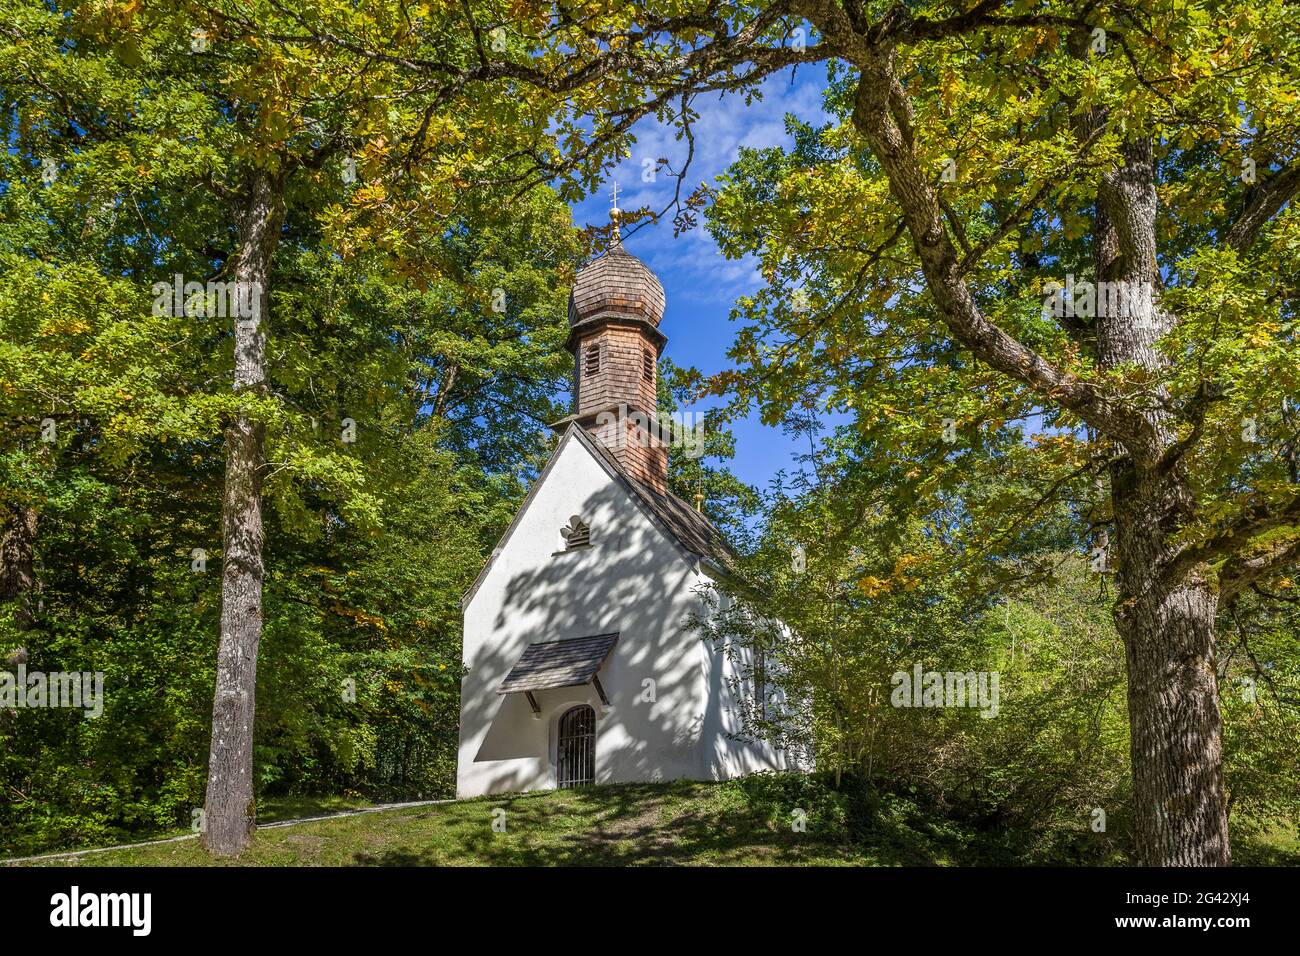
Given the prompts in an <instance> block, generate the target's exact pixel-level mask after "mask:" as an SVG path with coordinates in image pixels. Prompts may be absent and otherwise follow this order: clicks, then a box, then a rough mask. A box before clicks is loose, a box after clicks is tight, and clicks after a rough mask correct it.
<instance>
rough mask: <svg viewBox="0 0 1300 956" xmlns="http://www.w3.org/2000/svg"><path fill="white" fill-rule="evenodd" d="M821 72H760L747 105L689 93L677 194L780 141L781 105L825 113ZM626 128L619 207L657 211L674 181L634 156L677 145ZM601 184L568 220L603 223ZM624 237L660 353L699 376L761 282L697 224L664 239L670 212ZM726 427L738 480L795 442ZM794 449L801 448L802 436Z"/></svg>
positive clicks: (666, 134)
mask: <svg viewBox="0 0 1300 956" xmlns="http://www.w3.org/2000/svg"><path fill="white" fill-rule="evenodd" d="M825 78H826V73H825V68H824V67H806V68H804V69H801V70H799V71H798V73H797V74H794V75H793V77H792V74H791V73H790V72H788V71H787V72H786V73H783V74H780V75H777V76H772V77H769V78H768V79H767V81H766V82H765V83H764V84H763V86H762V88H761V89H762V92H763V98H762V99H761V100H756V101H754V102H752V103H751V104H749V105H748V106H746V105H745V101H744V99H743V98H742V97H739V96H736V95H734V94H726V95H723V96H718V95H710V96H707V97H700V98H698V99H697V100H696V101H695V109H696V111H697V112H698V113H699V114H700V118H699V120H698V121H697V122H696V123H695V158H694V160H693V161H692V163H691V169H690V172H689V174H688V176H687V179H686V184H685V188H684V189H683V196H685V195H686V194H688V193H689V192H690V191H691V188H693V187H694V186H695V185H697V184H698V183H700V182H702V181H703V182H708V183H710V184H712V183H713V180H714V178H715V177H716V176H718V175H719V174H721V173H723V172H725V171H726V169H727V166H728V165H730V163H731V162H732V160H734V159H735V157H736V153H737V151H738V150H739V148H740V147H742V146H754V147H762V146H773V145H782V146H788V145H790V143H791V140H790V137H789V136H788V135H786V132H785V124H784V117H785V114H786V113H793V114H795V115H796V116H798V117H799V118H800V119H802V120H806V121H810V122H814V123H816V122H821V121H823V120H824V119H826V118H828V117H827V116H826V114H825V111H824V110H823V109H822V91H823V90H824V89H825V86H826V83H825ZM635 133H636V135H637V142H636V143H635V144H634V145H633V147H632V153H631V155H630V156H629V157H628V158H627V159H626V160H624V162H623V163H622V164H621V165H620V166H619V167H618V169H617V170H615V172H614V173H613V176H614V178H616V179H617V180H618V185H619V205H620V206H621V207H622V208H624V209H637V208H640V207H641V206H648V207H650V208H651V209H654V210H659V209H662V208H663V207H664V206H665V205H667V203H668V202H669V201H670V200H671V199H672V194H673V188H674V180H673V178H672V177H671V176H669V175H667V174H665V173H663V172H661V173H660V174H659V176H658V178H657V181H655V182H650V183H646V182H642V178H641V172H642V162H643V160H645V159H647V158H648V159H650V160H651V162H652V163H653V162H654V160H656V159H658V158H659V157H666V158H667V159H668V160H669V162H670V165H671V166H672V167H673V168H674V169H680V168H681V165H682V163H683V162H684V160H685V158H686V148H687V147H686V143H685V142H684V141H683V142H678V141H677V140H676V139H674V135H673V131H672V130H671V129H670V128H668V127H665V126H663V125H661V124H659V123H657V122H656V121H655V120H654V119H653V117H651V118H648V119H646V120H643V121H642V122H641V123H640V124H638V125H637V126H636V127H635ZM609 185H610V184H609V182H606V183H605V185H604V187H603V188H602V190H601V191H600V193H598V194H596V195H593V196H590V197H588V198H587V199H586V200H585V201H584V202H581V203H578V204H576V205H575V206H574V207H573V218H574V221H575V222H576V223H578V224H579V225H586V224H589V223H591V224H600V225H603V224H605V223H607V222H608V221H609V202H610V197H609ZM624 245H625V248H626V249H627V250H628V251H629V252H631V253H632V254H633V255H635V256H636V257H638V258H639V259H641V260H642V261H643V262H644V263H645V264H646V265H648V266H649V267H650V268H651V269H653V270H654V272H655V273H656V274H657V275H658V276H659V281H660V282H662V283H663V286H664V292H665V294H666V295H667V298H668V309H667V312H666V313H665V315H664V321H663V324H662V325H661V326H660V328H662V329H663V331H664V333H665V334H666V335H667V336H668V347H667V350H666V353H665V354H666V355H667V356H668V357H670V358H671V359H672V360H673V361H674V362H676V363H677V364H678V365H681V366H692V365H693V366H695V367H696V368H698V369H699V370H700V371H702V372H704V373H706V374H709V373H713V372H716V371H718V370H720V369H723V368H727V367H730V365H731V362H730V361H729V360H728V358H727V355H726V353H727V349H728V348H729V347H730V345H731V342H732V340H733V338H734V336H735V333H736V330H737V326H736V324H735V323H734V322H732V321H730V319H729V317H728V316H729V313H730V311H731V306H732V303H733V302H735V300H736V298H737V297H739V296H742V295H747V294H749V293H752V292H754V291H756V290H757V289H759V288H760V287H761V286H762V279H761V278H760V276H759V274H758V271H757V269H756V264H755V262H754V261H753V260H744V261H729V260H727V259H724V258H723V257H722V255H721V253H719V251H718V248H717V246H716V245H715V244H714V242H713V240H712V238H710V236H709V234H708V232H707V231H706V230H705V229H704V228H703V226H702V225H701V226H699V227H697V228H695V229H693V230H691V231H689V232H686V233H684V234H683V235H681V236H678V237H676V238H674V236H673V224H672V221H671V219H666V220H665V221H663V222H660V223H658V224H656V225H647V226H645V227H644V228H642V229H640V230H639V231H638V232H637V233H636V235H635V236H633V237H631V238H629V239H628V240H627V241H626V242H625V243H624ZM707 407H709V406H708V405H703V406H700V407H699V408H698V409H694V410H698V411H703V410H704V409H705V408H707ZM732 429H733V431H734V432H735V434H736V457H735V459H734V460H733V461H732V462H731V468H732V470H733V471H734V472H735V473H736V475H737V476H738V477H739V478H740V479H741V480H743V481H746V482H749V483H750V484H753V485H758V486H760V487H762V486H765V485H766V484H767V482H768V480H769V479H770V478H771V477H772V476H773V475H774V474H776V472H777V471H779V470H780V469H782V468H786V467H790V466H791V465H792V462H793V456H794V454H795V452H796V448H795V447H794V445H793V444H792V443H791V441H790V440H788V439H787V438H786V436H785V435H783V434H782V433H781V432H780V430H779V429H773V428H767V427H765V426H763V425H762V424H760V423H759V421H758V419H757V417H756V416H751V417H750V418H749V419H747V420H743V421H738V422H736V423H734V424H733V426H732ZM798 450H800V451H803V450H806V444H805V445H804V446H803V447H801V448H799V449H798Z"/></svg>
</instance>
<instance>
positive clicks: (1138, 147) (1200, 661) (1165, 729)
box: [818, 14, 1230, 865]
mask: <svg viewBox="0 0 1300 956" xmlns="http://www.w3.org/2000/svg"><path fill="white" fill-rule="evenodd" d="M821 20H822V21H823V22H819V23H818V26H819V27H820V28H822V29H823V32H824V33H825V34H826V35H827V36H830V37H832V38H839V39H845V42H848V40H847V39H846V38H850V39H851V35H852V27H851V24H847V23H845V22H843V18H842V17H837V16H832V15H830V14H827V15H826V16H824V17H822V18H821ZM857 62H858V65H859V67H860V68H861V71H862V73H861V80H860V82H859V84H858V89H857V95H856V98H855V101H854V109H853V123H854V126H855V127H856V128H857V130H858V131H859V132H860V133H862V135H863V136H864V137H865V139H866V140H867V142H868V144H869V145H870V146H871V149H872V152H873V153H874V154H875V156H876V158H877V159H879V160H880V163H881V166H882V167H883V169H884V171H885V173H886V175H887V176H888V177H889V185H890V190H891V193H892V194H893V196H894V198H895V199H896V200H897V202H898V204H899V206H900V207H901V209H902V211H903V217H904V221H905V222H906V225H907V228H908V231H909V232H910V233H911V236H912V241H913V245H914V247H915V249H916V252H917V256H918V258H919V260H920V265H921V268H922V271H923V272H924V274H925V279H926V288H927V289H928V290H929V292H930V294H931V295H932V296H933V298H934V300H935V304H936V305H937V306H938V308H939V312H940V315H941V316H942V318H943V320H944V322H945V323H946V324H947V326H948V327H949V329H950V330H951V331H952V333H953V334H954V335H955V337H956V338H957V339H958V340H960V341H961V342H962V343H963V344H965V345H966V346H967V347H968V348H969V349H970V350H971V352H972V353H973V354H974V355H976V356H977V357H978V358H979V359H981V360H982V361H984V362H985V363H987V364H988V365H989V366H990V367H992V368H993V369H995V370H997V371H999V372H1002V373H1003V374H1005V375H1007V376H1009V377H1011V378H1013V379H1016V380H1019V381H1021V382H1024V383H1025V384H1027V385H1029V386H1030V387H1031V388H1034V389H1035V390H1036V391H1037V392H1038V393H1039V394H1040V395H1044V396H1047V397H1049V398H1050V399H1051V400H1052V401H1054V402H1056V403H1057V404H1059V405H1061V406H1063V407H1065V408H1067V409H1069V410H1070V411H1072V412H1074V413H1075V414H1077V415H1078V416H1079V417H1080V418H1082V419H1083V420H1084V421H1086V422H1088V424H1089V425H1091V426H1092V427H1094V428H1096V429H1098V430H1099V431H1101V432H1103V433H1105V434H1106V435H1107V436H1108V438H1109V439H1111V440H1112V441H1113V442H1114V443H1115V444H1116V447H1117V449H1118V450H1120V451H1121V452H1122V453H1123V454H1122V456H1121V458H1120V460H1119V462H1118V463H1117V464H1116V465H1114V466H1113V468H1112V482H1111V485H1112V487H1111V498H1112V503H1113V506H1114V518H1115V531H1116V538H1117V539H1118V545H1119V552H1118V556H1119V561H1118V564H1119V566H1120V567H1119V582H1120V586H1119V589H1118V590H1119V594H1118V600H1117V602H1116V608H1115V618H1116V621H1117V624H1118V627H1119V629H1120V632H1121V634H1122V635H1123V637H1124V640H1125V646H1126V647H1127V657H1128V672H1129V681H1130V692H1129V718H1130V723H1131V731H1132V756H1133V786H1134V801H1135V803H1136V805H1137V821H1138V840H1137V843H1138V862H1140V863H1144V864H1153V865H1160V864H1226V863H1228V862H1229V860H1230V853H1229V848H1228V830H1227V814H1226V810H1225V802H1224V794H1223V773H1222V749H1221V748H1222V743H1221V721H1220V717H1219V709H1218V696H1217V687H1216V680H1215V671H1214V613H1215V603H1216V602H1215V597H1214V591H1213V590H1212V588H1211V587H1210V586H1209V585H1208V584H1207V583H1206V581H1205V579H1204V577H1203V575H1204V568H1196V569H1194V570H1193V571H1191V572H1188V573H1185V574H1183V575H1181V576H1180V577H1179V579H1178V580H1176V581H1173V582H1170V581H1167V580H1165V575H1164V570H1165V564H1166V562H1167V561H1168V560H1169V558H1170V556H1171V551H1172V549H1171V548H1170V544H1171V542H1172V541H1173V540H1174V536H1175V535H1176V534H1177V532H1178V530H1179V529H1180V528H1181V527H1184V526H1185V525H1186V523H1187V522H1188V520H1189V519H1190V518H1191V516H1192V514H1193V511H1194V507H1195V502H1194V500H1193V498H1192V495H1191V494H1190V491H1189V485H1188V483H1187V482H1186V481H1185V480H1183V478H1182V476H1181V475H1180V474H1179V468H1180V466H1179V465H1178V464H1176V463H1173V464H1170V463H1168V462H1166V460H1165V458H1166V454H1167V452H1168V451H1169V450H1170V448H1171V447H1172V446H1173V445H1174V442H1175V439H1176V435H1177V431H1176V428H1175V426H1174V423H1173V422H1172V421H1171V418H1172V416H1171V413H1170V412H1169V411H1168V410H1167V409H1166V407H1165V404H1164V399H1165V398H1167V396H1165V395H1160V394H1156V395H1146V396H1143V395H1134V396H1132V397H1127V398H1126V399H1125V400H1124V401H1123V402H1117V401H1116V400H1115V399H1114V398H1113V397H1112V396H1110V395H1108V394H1106V393H1105V392H1104V391H1102V390H1099V389H1097V388H1095V387H1093V386H1092V385H1091V384H1089V383H1085V382H1082V381H1080V380H1079V379H1077V378H1076V377H1075V376H1072V375H1067V374H1064V373H1063V372H1062V371H1061V370H1060V369H1058V368H1056V367H1055V366H1053V365H1052V364H1051V363H1049V362H1047V361H1046V360H1044V359H1043V358H1042V356H1040V355H1038V354H1037V353H1036V352H1034V351H1033V350H1032V349H1030V348H1028V347H1027V346H1025V345H1024V344H1023V343H1022V342H1020V341H1018V340H1016V339H1014V338H1013V337H1011V336H1009V335H1007V334H1006V332H1005V331H1004V330H1002V329H1001V328H999V327H998V326H996V325H995V324H993V323H991V322H989V321H988V319H987V317H985V316H984V315H983V313H982V312H981V311H980V308H979V306H978V304H977V303H976V301H975V298H974V296H973V295H972V294H971V291H970V289H969V288H968V287H967V285H966V282H965V279H964V277H963V275H962V269H961V265H960V260H959V257H958V255H957V252H956V249H955V248H954V246H953V244H952V242H951V241H950V239H949V237H948V233H947V230H946V228H945V225H944V220H943V217H942V216H941V214H940V208H939V203H938V198H937V196H936V193H935V190H934V188H933V186H932V185H931V183H930V181H929V178H928V177H927V176H926V175H925V174H924V173H923V172H922V170H921V167H920V164H919V162H918V159H917V156H916V153H915V150H914V149H913V132H912V117H911V107H910V103H909V101H908V99H907V93H906V90H905V89H904V88H903V86H902V84H901V83H900V82H899V80H898V78H897V77H896V75H895V73H894V67H893V53H892V50H890V49H888V48H883V49H876V48H867V49H865V50H862V49H861V48H860V45H859V52H858V53H857ZM1093 119H1094V121H1095V120H1096V119H1097V118H1096V117H1094V118H1093ZM1121 153H1122V156H1121V164H1120V165H1117V167H1116V168H1114V169H1112V170H1110V171H1108V172H1107V173H1106V174H1105V175H1103V176H1102V178H1101V182H1100V184H1099V186H1098V196H1097V222H1096V233H1095V235H1094V252H1095V256H1096V265H1097V272H1096V278H1097V279H1098V280H1105V281H1109V282H1122V283H1137V284H1138V285H1137V286H1134V287H1133V288H1135V289H1137V290H1138V291H1139V292H1140V294H1139V295H1138V296H1137V297H1136V299H1135V298H1134V297H1131V296H1130V299H1129V301H1128V302H1127V307H1126V308H1125V309H1121V310H1116V311H1115V313H1114V314H1103V313H1102V310H1101V309H1098V314H1097V321H1096V332H1097V352H1098V355H1097V358H1098V361H1099V364H1100V365H1101V366H1102V367H1103V368H1108V369H1114V368H1119V367H1122V366H1127V365H1136V366H1140V367H1143V368H1146V369H1149V370H1151V371H1152V372H1153V373H1156V374H1155V375H1154V376H1153V377H1155V378H1158V377H1159V375H1160V374H1162V373H1163V371H1164V366H1165V363H1166V361H1167V359H1166V358H1165V357H1164V356H1163V355H1162V353H1161V352H1160V350H1159V349H1158V348H1157V347H1156V343H1157V342H1158V341H1159V339H1160V338H1161V337H1162V335H1163V334H1164V333H1165V332H1167V331H1168V330H1169V328H1170V326H1171V325H1172V322H1173V317H1172V316H1170V315H1169V314H1168V313H1167V312H1166V311H1165V310H1164V309H1163V308H1162V307H1161V306H1160V304H1159V299H1158V295H1157V291H1158V289H1159V286H1160V273H1159V268H1158V264H1157V257H1156V231H1155V228H1156V212H1157V198H1158V197H1157V193H1156V187H1155V182H1156V179H1155V162H1154V159H1153V150H1152V146H1151V143H1150V142H1149V141H1144V140H1141V139H1138V140H1134V141H1131V142H1128V143H1125V144H1123V146H1122V147H1121ZM1098 301H1099V302H1100V301H1101V297H1100V296H1099V297H1098Z"/></svg>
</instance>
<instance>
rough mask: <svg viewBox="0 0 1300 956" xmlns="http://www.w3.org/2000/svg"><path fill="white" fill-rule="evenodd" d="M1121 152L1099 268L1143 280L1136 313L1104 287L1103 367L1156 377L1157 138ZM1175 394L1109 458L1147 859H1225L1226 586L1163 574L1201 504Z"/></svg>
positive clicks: (1109, 275) (1141, 840) (1164, 321)
mask: <svg viewBox="0 0 1300 956" xmlns="http://www.w3.org/2000/svg"><path fill="white" fill-rule="evenodd" d="M1121 154H1122V157H1123V165H1122V166H1120V167H1119V168H1117V169H1115V170H1112V171H1110V172H1108V173H1106V174H1105V175H1104V176H1103V177H1102V179H1101V182H1100V184H1099V186H1098V193H1097V213H1096V221H1095V229H1094V236H1093V240H1094V255H1095V260H1096V275H1097V279H1098V281H1099V282H1100V281H1106V282H1118V283H1126V284H1129V285H1130V286H1132V287H1134V288H1140V289H1142V290H1143V291H1142V294H1141V295H1139V296H1133V297H1132V298H1131V299H1130V300H1129V306H1130V309H1129V311H1127V312H1125V311H1122V310H1121V311H1118V312H1115V311H1108V310H1105V309H1103V308H1101V307H1100V306H1101V303H1102V302H1104V301H1106V298H1105V297H1103V296H1101V295H1100V294H1099V295H1098V296H1097V302H1098V309H1097V318H1096V323H1097V351H1098V360H1099V363H1100V364H1101V366H1102V367H1103V368H1118V367H1121V366H1124V365H1134V366H1138V367H1141V368H1146V369H1150V370H1151V371H1152V372H1153V373H1155V374H1157V375H1158V374H1161V373H1163V370H1164V366H1165V365H1166V363H1167V362H1168V359H1167V358H1166V357H1165V356H1164V355H1163V354H1162V353H1161V352H1160V350H1159V348H1158V347H1157V342H1158V341H1159V339H1160V338H1161V337H1162V336H1163V335H1165V334H1166V333H1167V332H1168V330H1169V329H1170V327H1171V326H1172V325H1173V321H1174V320H1173V316H1171V315H1169V314H1168V313H1166V312H1165V311H1164V310H1163V309H1162V308H1161V306H1160V300H1159V295H1158V289H1159V286H1160V274H1159V268H1158V265H1157V259H1156V232H1155V222H1156V209H1157V195H1156V186H1155V182H1156V176H1155V161H1154V158H1153V152H1152V147H1151V143H1150V141H1149V140H1144V139H1138V140H1134V141H1132V142H1128V143H1125V144H1124V145H1123V147H1122V148H1121ZM1098 291H1099V292H1100V287H1098ZM1112 301H1113V300H1112ZM1167 397H1168V396H1167V395H1166V394H1165V393H1164V392H1163V390H1161V391H1160V392H1159V393H1158V394H1157V395H1156V396H1154V398H1155V400H1154V401H1150V402H1149V404H1147V405H1146V406H1145V407H1143V408H1141V409H1140V412H1141V414H1142V415H1143V417H1144V418H1145V419H1146V420H1147V421H1148V422H1149V423H1150V424H1151V427H1152V431H1153V433H1154V435H1155V437H1156V440H1155V443H1154V446H1153V449H1152V450H1150V451H1148V452H1147V453H1146V454H1145V455H1139V454H1134V450H1132V449H1130V450H1129V455H1128V456H1127V457H1126V458H1124V459H1122V460H1120V461H1118V462H1117V463H1116V464H1114V465H1113V466H1112V468H1111V502H1112V507H1113V509H1114V518H1115V537H1116V544H1117V547H1118V558H1119V560H1118V565H1119V567H1118V574H1117V583H1118V588H1117V591H1118V593H1117V595H1116V601H1115V611H1114V613H1115V623H1116V626H1117V628H1118V630H1119V632H1120V635H1121V636H1122V637H1123V638H1124V647H1125V655H1126V658H1127V662H1128V708H1129V734H1130V751H1131V754H1132V764H1133V766H1132V774H1133V796H1134V816H1135V821H1136V834H1135V835H1136V844H1137V862H1138V863H1139V864H1141V865H1145V866H1227V865H1228V864H1229V863H1230V862H1231V850H1230V848H1229V840H1228V814H1227V804H1226V801H1225V799H1224V788H1223V741H1222V738H1223V722H1222V718H1221V717H1220V714H1219V692H1218V678H1217V672H1216V669H1215V661H1214V639H1215V631H1214V625H1215V612H1216V610H1217V605H1218V598H1217V594H1216V592H1215V589H1214V587H1213V586H1212V583H1211V582H1210V581H1209V580H1208V579H1207V575H1208V573H1209V571H1208V569H1207V568H1205V567H1203V566H1200V567H1194V568H1192V569H1190V570H1189V571H1187V572H1186V573H1184V574H1181V575H1179V576H1178V577H1177V578H1176V579H1175V580H1172V581H1171V580H1168V575H1167V574H1166V573H1165V569H1166V565H1167V561H1168V558H1169V555H1170V553H1171V551H1172V548H1171V547H1170V540H1171V536H1172V535H1174V534H1175V533H1176V532H1177V531H1178V530H1179V529H1180V528H1181V527H1183V526H1185V525H1186V524H1187V523H1188V522H1189V521H1191V520H1192V518H1193V512H1194V510H1195V502H1194V500H1193V496H1192V494H1191V492H1190V490H1189V488H1188V485H1187V483H1186V481H1185V480H1184V476H1183V475H1182V473H1181V469H1182V466H1181V465H1179V464H1174V465H1167V464H1166V463H1165V462H1164V461H1163V457H1164V454H1165V453H1166V452H1167V451H1168V449H1169V448H1170V447H1171V446H1172V445H1173V443H1174V441H1175V440H1176V437H1177V432H1176V429H1175V427H1174V423H1173V422H1172V421H1171V415H1170V413H1169V411H1168V410H1167V408H1166V407H1165V406H1164V404H1163V400H1164V399H1166V398H1167Z"/></svg>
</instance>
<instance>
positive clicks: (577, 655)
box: [497, 632, 618, 694]
mask: <svg viewBox="0 0 1300 956" xmlns="http://www.w3.org/2000/svg"><path fill="white" fill-rule="evenodd" d="M616 643H618V632H614V633H613V634H597V635H595V636H594V637H575V638H571V639H569V640H567V641H548V642H545V643H541V644H529V645H528V648H527V649H526V650H525V651H524V653H523V656H521V657H520V658H519V661H518V663H516V664H515V666H514V667H513V668H511V670H510V673H509V674H507V675H506V679H505V680H503V681H502V682H501V686H500V687H498V688H497V693H498V694H518V693H523V692H525V691H535V690H550V689H552V688H556V687H577V686H579V685H581V684H588V683H590V682H591V680H592V678H593V677H595V676H596V671H598V670H600V665H601V664H604V663H605V658H607V657H609V653H610V651H612V650H613V649H614V645H615V644H616Z"/></svg>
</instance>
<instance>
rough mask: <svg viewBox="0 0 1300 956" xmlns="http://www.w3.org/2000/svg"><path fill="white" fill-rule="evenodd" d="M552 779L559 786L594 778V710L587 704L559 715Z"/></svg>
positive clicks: (582, 782)
mask: <svg viewBox="0 0 1300 956" xmlns="http://www.w3.org/2000/svg"><path fill="white" fill-rule="evenodd" d="M555 763H556V767H555V780H556V785H557V786H558V787H560V788H561V789H566V788H568V787H581V786H585V785H587V784H590V783H595V781H596V712H595V711H594V710H592V709H591V707H589V706H588V705H587V704H580V705H578V706H577V707H571V708H569V709H568V710H566V711H565V712H564V714H563V716H561V717H560V726H559V735H558V738H557V742H556V748H555Z"/></svg>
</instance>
